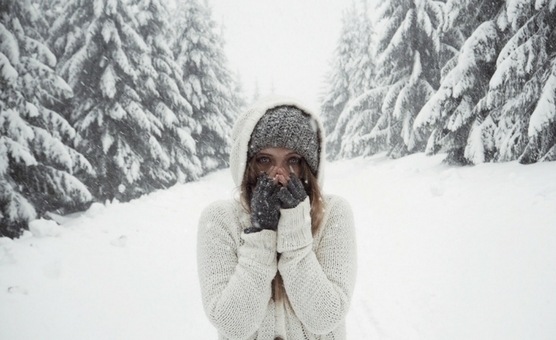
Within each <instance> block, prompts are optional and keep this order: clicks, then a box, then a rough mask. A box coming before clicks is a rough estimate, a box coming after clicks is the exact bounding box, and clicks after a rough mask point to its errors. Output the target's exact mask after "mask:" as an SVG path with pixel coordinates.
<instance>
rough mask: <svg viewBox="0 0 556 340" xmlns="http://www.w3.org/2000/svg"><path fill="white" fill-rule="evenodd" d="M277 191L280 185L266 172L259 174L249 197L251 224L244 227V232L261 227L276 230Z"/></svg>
mask: <svg viewBox="0 0 556 340" xmlns="http://www.w3.org/2000/svg"><path fill="white" fill-rule="evenodd" d="M279 191H280V187H279V186H278V185H277V184H276V183H274V181H273V180H272V179H271V178H270V177H268V176H267V174H265V173H262V174H260V175H259V178H258V179H257V185H256V186H255V189H253V197H252V198H251V225H252V226H251V227H250V228H247V229H245V230H244V231H245V233H247V234H249V233H255V232H259V231H261V230H263V229H270V230H276V228H278V220H279V219H280V200H279V199H278V196H277V195H278V192H279Z"/></svg>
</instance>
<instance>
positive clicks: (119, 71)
mask: <svg viewBox="0 0 556 340" xmlns="http://www.w3.org/2000/svg"><path fill="white" fill-rule="evenodd" d="M136 27H137V23H136V22H134V18H133V16H132V15H131V13H130V7H129V6H128V2H127V1H124V0H93V1H90V0H73V1H71V2H68V3H67V4H66V7H65V8H64V13H63V14H62V15H61V16H60V18H59V20H57V21H56V22H55V23H54V25H53V29H52V31H51V37H50V42H51V46H53V49H54V51H55V53H56V54H57V55H58V56H60V58H59V60H60V63H59V65H58V71H59V74H61V75H62V77H64V78H65V79H66V80H67V82H68V83H69V84H70V86H71V87H72V89H73V92H74V98H73V102H72V103H73V105H72V110H71V119H70V121H71V122H72V123H73V124H74V126H75V127H76V130H77V132H78V137H77V139H76V142H77V149H78V150H79V151H81V152H82V153H83V154H85V156H86V157H87V158H88V159H89V160H90V161H91V163H92V164H93V167H94V168H95V170H96V172H97V176H96V178H92V179H90V180H88V181H87V184H88V185H89V188H90V189H91V190H92V191H93V192H94V195H95V196H96V197H97V198H98V199H100V200H105V199H108V200H111V199H114V198H116V199H118V200H124V201H125V200H129V199H132V198H134V197H138V196H140V195H141V194H143V193H146V192H149V191H150V190H152V189H153V188H156V187H160V183H161V182H162V183H165V182H166V181H167V177H166V173H163V174H162V175H161V178H157V179H156V180H154V181H153V180H152V176H153V174H160V173H161V172H162V171H161V170H160V169H155V167H161V168H163V170H168V168H167V166H168V157H169V156H168V155H167V154H166V153H165V150H164V149H163V148H162V147H161V145H160V141H159V140H158V139H157V136H159V135H160V134H161V127H162V126H163V123H162V122H161V121H160V119H159V118H158V117H157V116H156V115H155V114H153V112H151V111H150V110H149V109H148V108H147V107H146V106H145V105H144V103H143V100H144V98H142V97H141V95H140V93H144V92H145V91H147V90H146V88H147V87H149V86H150V87H152V86H153V85H154V84H152V83H143V81H147V80H148V79H150V78H153V77H154V75H155V73H156V70H155V69H154V68H153V66H152V61H151V58H150V54H149V48H148V46H147V45H146V44H145V42H144V40H143V39H142V37H141V35H140V34H138V33H137V32H136V30H135V28H136ZM149 89H150V90H153V91H154V90H156V89H152V88H149Z"/></svg>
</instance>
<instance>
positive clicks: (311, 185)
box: [240, 157, 324, 301]
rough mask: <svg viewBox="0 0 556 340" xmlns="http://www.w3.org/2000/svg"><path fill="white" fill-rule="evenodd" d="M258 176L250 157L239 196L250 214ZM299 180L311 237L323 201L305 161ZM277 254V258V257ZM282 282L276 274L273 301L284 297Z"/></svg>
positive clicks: (314, 178)
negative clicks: (308, 206) (306, 198)
mask: <svg viewBox="0 0 556 340" xmlns="http://www.w3.org/2000/svg"><path fill="white" fill-rule="evenodd" d="M258 175H259V170H258V169H257V164H256V161H255V157H252V158H251V159H250V160H249V161H248V162H247V168H246V169H245V173H244V175H243V181H242V182H241V194H240V199H241V203H242V205H243V207H244V209H245V210H246V211H247V212H248V213H251V207H250V202H251V198H252V197H253V189H254V188H255V185H257V177H258ZM299 178H300V179H301V182H302V183H303V186H304V187H305V191H306V192H307V195H308V196H309V201H310V203H311V212H310V215H311V233H312V234H313V236H314V235H315V234H316V233H317V231H318V230H319V227H320V224H321V222H322V219H323V215H324V199H323V197H322V194H321V191H320V187H319V184H318V180H317V178H316V177H315V175H314V174H313V172H312V171H311V168H310V167H309V165H308V164H307V162H306V161H305V159H302V161H301V171H300V175H299ZM279 255H280V254H278V255H277V256H279ZM285 293H286V292H285V289H284V282H283V280H282V277H281V276H280V273H278V272H277V273H276V276H275V277H274V280H272V297H273V299H274V301H278V300H281V299H282V298H283V296H284V295H285Z"/></svg>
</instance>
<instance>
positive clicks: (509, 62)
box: [480, 0, 556, 163]
mask: <svg viewBox="0 0 556 340" xmlns="http://www.w3.org/2000/svg"><path fill="white" fill-rule="evenodd" d="M555 6H556V1H551V3H549V2H548V1H543V0H541V1H536V2H532V1H525V0H516V1H507V2H506V8H505V11H504V12H503V13H502V15H501V16H500V19H499V20H498V25H499V27H500V29H501V30H503V31H504V32H506V35H507V36H510V38H509V40H507V43H506V44H505V45H504V47H503V48H502V50H501V51H500V53H499V55H498V59H497V61H496V72H495V73H494V75H493V76H492V78H491V80H490V83H489V91H488V93H487V95H486V96H485V98H484V99H483V100H482V101H481V103H480V106H481V109H482V111H483V112H485V111H486V112H488V117H487V119H486V120H485V121H486V122H490V124H489V125H486V124H484V125H482V126H481V127H482V129H481V130H482V132H483V135H484V136H485V138H483V140H482V146H483V149H484V150H485V154H487V153H490V154H491V155H492V158H491V159H489V158H488V157H485V159H484V160H485V161H489V160H493V161H511V160H515V159H520V160H521V161H522V162H523V163H531V162H535V161H538V160H540V159H546V160H551V159H556V158H555V156H556V154H555V151H556V149H555V148H554V145H555V142H556V129H555V128H556V124H555V123H556V122H555V119H554V118H555V116H554V111H555V109H554V98H555V96H556V94H555V92H554V91H555V87H554V75H555V73H554V71H555V70H554V63H555V62H556V61H555V59H556V11H555V9H554V7H555ZM541 117H542V118H541Z"/></svg>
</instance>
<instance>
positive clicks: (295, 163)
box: [288, 157, 301, 165]
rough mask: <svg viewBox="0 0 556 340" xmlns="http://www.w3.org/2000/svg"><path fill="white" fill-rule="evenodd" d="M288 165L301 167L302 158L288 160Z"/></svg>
mask: <svg viewBox="0 0 556 340" xmlns="http://www.w3.org/2000/svg"><path fill="white" fill-rule="evenodd" d="M288 163H289V164H291V165H299V164H300V163H301V158H299V157H292V158H290V159H289V160H288Z"/></svg>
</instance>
